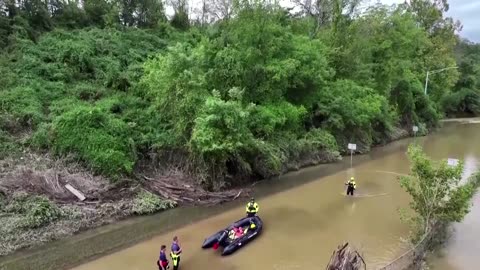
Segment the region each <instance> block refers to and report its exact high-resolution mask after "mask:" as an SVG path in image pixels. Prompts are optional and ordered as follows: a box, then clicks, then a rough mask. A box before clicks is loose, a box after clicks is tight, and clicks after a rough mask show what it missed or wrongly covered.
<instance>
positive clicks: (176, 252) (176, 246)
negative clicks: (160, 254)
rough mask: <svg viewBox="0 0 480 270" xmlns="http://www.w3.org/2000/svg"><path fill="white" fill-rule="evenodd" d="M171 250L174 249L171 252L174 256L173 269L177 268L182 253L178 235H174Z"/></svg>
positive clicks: (172, 256) (171, 255)
mask: <svg viewBox="0 0 480 270" xmlns="http://www.w3.org/2000/svg"><path fill="white" fill-rule="evenodd" d="M171 250H172V251H171V252H170V257H171V258H172V262H173V270H177V269H178V266H179V264H180V254H181V253H182V248H181V247H180V245H179V244H178V237H177V236H174V237H173V243H172V248H171Z"/></svg>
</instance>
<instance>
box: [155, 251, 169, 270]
mask: <svg viewBox="0 0 480 270" xmlns="http://www.w3.org/2000/svg"><path fill="white" fill-rule="evenodd" d="M166 249H167V247H166V246H165V245H162V246H161V247H160V256H159V257H158V261H157V266H158V270H167V269H168V268H170V266H169V265H168V260H167V255H166V254H165V250H166Z"/></svg>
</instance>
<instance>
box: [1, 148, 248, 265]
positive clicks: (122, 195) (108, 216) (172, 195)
mask: <svg viewBox="0 0 480 270" xmlns="http://www.w3.org/2000/svg"><path fill="white" fill-rule="evenodd" d="M67 163H68V166H67V165H66V164H67ZM135 178H136V179H122V180H120V181H119V182H117V183H115V184H112V183H110V182H109V181H108V180H107V179H106V178H104V177H101V176H96V175H92V174H91V173H90V172H88V171H86V170H85V169H83V168H82V167H81V166H80V165H78V166H75V165H72V163H71V162H65V161H63V160H54V159H53V158H51V157H50V156H48V155H36V154H30V153H23V154H22V155H21V156H20V157H15V158H7V159H3V160H1V161H0V223H1V224H2V226H0V238H1V239H2V241H1V243H0V256H2V255H7V254H10V253H12V252H14V251H16V250H18V249H21V248H26V247H32V246H35V245H38V244H41V243H44V242H47V241H51V240H55V239H59V238H63V237H65V236H69V235H73V234H75V233H77V232H80V231H83V230H86V229H91V228H94V227H98V226H101V225H105V224H108V223H112V222H115V221H117V220H121V219H124V218H126V217H129V216H133V215H139V214H148V213H153V212H158V211H161V210H164V209H167V208H170V207H174V206H176V205H184V204H202V205H208V204H219V203H222V202H226V201H231V200H235V199H237V198H239V197H244V196H247V195H248V194H249V190H248V189H235V190H228V191H223V192H208V191H205V190H204V189H203V188H201V187H200V186H199V185H198V184H195V182H194V181H193V180H192V179H191V178H189V177H188V176H186V175H184V174H182V173H181V172H179V171H176V170H171V171H170V172H163V173H162V174H159V173H155V172H151V173H149V174H146V175H145V174H141V175H140V174H138V175H137V176H136V177H135ZM67 184H69V185H70V186H72V187H74V188H75V189H76V190H78V191H80V192H81V193H82V194H83V195H84V196H85V197H86V199H85V200H83V201H81V200H80V199H79V198H77V197H76V196H75V195H74V194H73V193H71V192H70V191H69V190H68V189H67V188H66V185H67ZM145 193H147V194H149V195H151V196H150V197H148V196H147V197H142V195H143V194H145ZM37 196H42V197H46V198H48V200H47V202H49V203H50V204H51V205H52V206H51V207H50V206H49V205H46V206H45V205H44V204H42V203H43V202H44V201H40V202H37V201H38V200H37V201H35V202H34V203H30V204H28V202H29V201H28V200H30V198H37ZM152 197H153V202H152ZM21 204H23V205H27V206H23V207H22V206H21ZM22 208H32V209H22ZM51 209H58V211H53V213H59V214H58V215H55V217H51V216H52V214H51V213H52V212H49V210H51ZM143 209H145V210H143ZM39 218H40V221H42V220H46V222H43V223H42V222H37V221H38V219H39ZM32 221H33V222H34V223H33V225H32V224H31V223H32Z"/></svg>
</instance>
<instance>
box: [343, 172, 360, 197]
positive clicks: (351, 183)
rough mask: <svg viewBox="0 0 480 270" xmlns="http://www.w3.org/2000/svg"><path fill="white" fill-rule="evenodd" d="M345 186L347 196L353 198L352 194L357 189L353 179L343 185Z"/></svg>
mask: <svg viewBox="0 0 480 270" xmlns="http://www.w3.org/2000/svg"><path fill="white" fill-rule="evenodd" d="M345 185H346V186H347V196H348V195H350V196H353V192H354V191H355V190H356V189H357V184H356V183H355V178H353V177H352V178H350V180H349V181H348V182H347V183H345Z"/></svg>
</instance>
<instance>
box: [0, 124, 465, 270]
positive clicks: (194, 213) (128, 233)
mask: <svg viewBox="0 0 480 270" xmlns="http://www.w3.org/2000/svg"><path fill="white" fill-rule="evenodd" d="M448 125H451V124H448ZM462 126H467V125H459V126H458V125H455V126H454V127H450V128H448V127H446V128H445V129H442V130H440V131H439V132H438V133H436V134H433V135H431V136H428V137H424V138H417V140H418V141H419V142H422V143H424V144H425V147H426V148H427V151H429V152H431V153H429V154H430V155H432V154H433V157H434V158H445V156H452V155H453V157H455V155H457V156H458V155H463V154H462V151H465V150H466V149H465V148H463V147H460V148H459V147H458V146H457V147H456V148H455V149H456V150H455V149H453V148H451V146H449V143H448V142H451V140H452V139H454V140H455V141H463V140H465V139H467V140H468V138H463V139H462V136H463V137H465V136H466V137H469V136H470V137H471V136H474V135H472V134H473V133H472V131H471V130H464V131H461V133H462V134H463V135H462V136H460V137H458V135H456V134H455V132H456V131H457V130H458V129H459V128H460V129H462ZM411 141H412V139H406V140H401V141H397V142H395V143H392V144H389V145H387V146H386V147H381V148H377V149H374V150H373V151H372V152H371V153H369V154H367V155H362V156H356V157H354V165H355V168H354V170H353V171H352V170H348V168H349V160H348V159H347V160H345V161H342V162H339V163H335V164H326V165H320V166H316V167H310V168H307V169H304V170H301V171H297V172H292V173H289V174H287V175H285V176H283V177H280V178H279V179H272V180H268V181H264V182H262V183H259V184H258V185H256V187H255V188H256V190H257V196H262V197H263V198H264V199H261V201H260V202H261V209H262V212H263V211H268V212H270V211H272V210H271V209H272V208H273V209H276V208H278V205H281V201H283V200H285V201H290V202H291V201H293V200H292V199H291V198H290V196H289V197H284V196H283V197H284V199H280V201H279V202H278V203H277V204H274V205H271V206H268V205H270V203H268V202H264V201H263V200H267V201H268V200H269V199H268V198H270V197H265V196H267V195H272V194H277V195H273V196H271V197H276V198H277V197H279V196H280V198H281V197H282V195H281V194H285V193H288V192H289V189H290V188H292V187H295V188H294V190H296V189H301V188H302V187H304V188H305V186H307V188H308V186H309V185H310V184H309V183H311V182H312V180H313V183H317V182H318V185H319V186H318V187H316V188H313V187H311V188H310V189H312V190H316V193H319V192H320V194H312V196H313V197H311V198H312V199H313V198H316V197H317V196H320V195H321V194H323V193H322V192H324V191H322V190H326V191H328V190H329V189H332V187H331V186H330V185H331V184H328V185H327V186H324V185H325V182H327V183H329V182H331V181H333V180H328V179H331V177H333V178H334V179H342V181H343V180H344V178H346V177H347V176H348V175H347V174H349V173H356V174H357V177H359V176H360V177H361V178H362V179H363V178H367V179H372V181H373V182H370V183H369V182H366V183H363V184H362V185H363V186H365V184H366V185H367V187H368V189H371V193H372V194H364V195H368V196H366V197H365V198H364V199H367V198H370V197H371V196H370V195H375V196H376V195H379V194H380V195H381V194H382V192H380V191H382V190H386V189H392V188H393V189H394V190H396V191H395V192H391V193H398V194H399V195H400V194H402V192H401V191H399V190H397V188H398V187H397V186H396V185H394V186H388V185H387V186H385V185H386V183H387V182H390V183H395V181H385V183H383V180H386V179H390V178H392V179H390V180H395V179H396V175H395V173H397V174H398V173H402V172H403V173H407V172H408V164H405V162H406V159H405V157H404V150H405V147H406V146H407V145H408V143H409V142H411ZM429 141H432V142H429ZM440 146H441V147H440ZM446 148H447V151H446V152H444V151H445V149H446ZM429 149H430V150H429ZM448 149H450V150H448ZM457 150H458V151H457ZM432 151H433V152H432ZM449 153H450V155H449ZM389 156H391V158H389ZM381 160H383V161H382V162H381V163H380V164H378V163H377V162H379V161H381ZM371 162H374V163H377V164H373V165H372V166H374V167H375V170H373V168H372V169H370V170H369V171H370V174H368V173H365V172H364V173H363V175H362V173H361V172H360V170H359V169H358V168H359V167H362V166H364V165H365V166H366V165H368V164H369V163H371ZM396 163H399V164H397V165H395V164H396ZM391 166H394V167H393V168H389V167H391ZM398 166H400V167H398ZM357 169H358V170H357ZM362 171H363V170H362ZM373 171H377V172H373ZM388 171H391V172H390V174H389V173H388ZM382 172H383V173H382ZM392 172H395V173H393V174H392ZM382 174H383V175H382ZM332 175H333V176H332ZM335 175H336V176H335ZM320 178H322V180H324V181H315V180H319V179H320ZM326 179H327V180H326ZM337 181H340V180H337ZM313 185H316V184H313ZM335 185H336V184H335ZM326 191H325V192H326ZM392 191H393V190H392ZM375 192H376V193H378V194H373V193H375ZM278 193H280V194H278ZM301 193H302V197H303V196H304V193H305V190H303V191H301ZM330 193H332V192H331V190H330V192H329V193H328V195H327V194H324V195H322V196H325V197H327V198H328V199H326V201H324V202H323V203H320V204H325V206H326V207H329V206H330V207H334V205H337V206H339V207H340V208H337V209H336V211H333V210H332V211H333V212H329V211H326V212H325V209H328V208H323V209H324V210H322V211H318V209H317V210H312V211H313V213H318V214H320V213H324V214H325V215H327V216H330V217H329V219H332V221H330V220H329V219H327V220H324V221H323V222H320V223H318V222H319V221H320V220H316V219H313V220H312V219H311V218H310V223H313V224H317V225H318V224H323V226H325V224H328V223H329V222H332V223H334V224H336V227H342V225H340V224H339V223H343V222H345V221H346V222H345V223H346V224H349V221H348V220H351V219H349V218H347V219H346V220H345V221H343V222H342V221H341V220H336V216H338V214H336V215H332V214H333V213H336V212H340V216H342V215H345V214H347V213H348V211H347V209H349V207H350V213H351V214H354V215H355V212H356V211H358V210H356V207H355V205H356V204H357V203H358V202H357V203H355V204H353V205H350V206H347V205H345V206H341V205H342V204H343V200H342V201H338V199H339V198H337V199H335V198H333V197H331V195H330ZM336 193H338V194H341V193H342V191H341V188H339V190H338V192H333V194H336ZM383 193H388V192H383ZM375 196H373V197H372V198H370V199H371V202H370V203H375V204H374V205H377V204H378V203H380V204H381V205H383V204H388V202H387V201H385V202H384V203H381V202H380V201H379V200H382V199H381V198H385V199H388V201H391V199H392V198H391V196H392V195H391V194H390V195H384V196H378V198H376V197H375ZM395 196H397V195H395ZM400 196H403V195H400ZM294 197H298V196H296V195H295V196H294ZM340 198H341V197H340ZM400 198H402V199H400ZM400 198H398V199H397V201H398V203H400V204H404V203H406V201H405V197H400ZM312 199H310V200H312ZM313 200H315V199H313ZM307 201H308V200H307ZM335 201H336V204H333V205H332V203H333V202H335ZM367 204H368V203H367ZM266 205H267V206H266ZM308 205H309V204H306V205H305V207H306V208H308V207H309V206H308ZM237 206H240V207H238V208H237ZM242 206H243V201H241V202H240V201H239V202H232V203H228V204H224V205H222V206H215V207H208V208H180V209H175V210H170V211H167V212H164V213H162V214H159V215H155V216H150V217H141V218H134V219H129V220H126V221H124V222H120V223H116V224H113V225H108V226H104V227H101V228H99V229H96V230H93V231H89V232H86V233H82V234H80V235H77V236H75V237H73V238H71V239H65V240H62V241H57V242H54V243H52V244H48V245H46V246H45V247H44V248H42V250H36V251H26V252H21V253H18V254H16V255H15V256H9V257H6V258H3V259H1V262H0V265H2V267H4V268H5V267H7V268H5V269H30V268H28V265H29V264H31V263H32V262H34V264H33V265H39V266H41V269H67V268H68V267H70V266H74V265H78V264H80V263H82V262H85V261H86V260H89V259H92V258H96V257H99V256H101V255H102V254H108V253H112V252H116V251H118V252H120V253H122V252H123V251H122V249H123V248H125V247H128V246H131V245H132V244H135V243H139V242H141V241H142V240H147V242H149V243H151V244H148V245H147V246H148V251H147V250H145V249H144V250H143V252H145V253H146V254H150V253H151V254H150V255H148V256H140V258H143V259H144V260H148V264H145V266H144V267H147V265H150V264H151V259H147V257H149V256H153V257H155V256H156V255H155V254H156V252H157V251H156V249H158V247H157V245H158V243H160V242H161V241H165V242H168V236H167V235H164V236H160V237H153V236H154V235H158V234H162V232H166V231H172V233H179V230H181V229H178V228H186V229H183V230H181V231H182V235H183V239H184V241H188V242H187V243H186V245H187V246H188V247H189V249H193V250H196V249H198V246H199V245H200V243H198V241H200V242H201V241H202V237H204V236H206V235H207V234H208V233H210V231H211V230H212V228H215V229H218V227H219V226H223V225H225V224H227V223H228V222H229V219H235V218H238V216H239V215H242V213H243V207H242ZM274 206H275V207H274ZM397 206H399V205H396V206H393V207H397ZM345 207H347V208H345ZM351 207H353V208H351ZM357 207H358V206H357ZM266 208H267V209H269V210H264V209H266ZM285 209H288V208H285ZM285 209H284V210H279V209H277V210H278V211H277V212H278V214H274V213H265V215H267V218H268V219H269V220H270V219H272V218H273V219H275V218H274V217H275V216H276V215H282V212H285V211H286V212H285V213H287V216H288V214H290V215H293V216H292V217H295V216H296V214H294V213H296V212H298V210H297V211H295V210H294V211H293V212H290V211H287V210H285ZM302 209H303V207H302ZM229 210H230V211H229ZM345 211H347V212H345ZM382 211H385V210H382ZM225 212H226V213H225ZM302 212H304V211H303V210H302V211H300V213H302ZM308 212H309V211H307V212H304V213H305V214H303V215H300V217H305V218H307V217H308V216H309V214H307V213H308ZM369 212H371V211H369ZM380 212H381V211H380ZM218 213H222V214H221V215H220V216H223V218H220V220H218V218H217V219H216V220H215V218H209V219H207V220H211V219H214V220H215V221H213V222H212V221H202V222H200V224H203V223H204V222H207V223H206V224H207V225H201V228H203V229H202V230H201V231H202V232H203V231H204V232H203V233H200V232H199V233H198V235H196V236H195V237H194V236H193V235H192V236H189V232H190V231H191V230H192V227H190V226H187V227H184V226H185V225H186V224H190V223H194V222H198V221H199V220H205V218H207V217H208V216H211V215H215V214H218ZM227 213H228V214H227ZM388 213H393V214H394V216H392V222H393V223H389V225H388V226H387V227H390V229H391V228H398V229H396V230H397V232H396V233H394V235H393V236H388V237H387V239H390V240H389V241H391V245H392V248H391V250H390V251H389V252H387V253H388V254H386V255H385V254H384V255H382V254H380V255H379V254H375V252H374V251H373V249H372V248H371V247H369V250H370V251H369V252H368V254H369V255H371V256H370V260H371V261H370V262H369V263H370V264H372V263H373V264H374V265H375V264H376V265H381V264H382V263H384V262H387V261H388V260H391V259H393V258H394V257H395V256H394V255H395V254H397V253H398V252H401V251H402V249H403V248H402V246H403V245H404V244H402V243H403V242H402V241H401V238H402V235H403V234H404V233H406V230H407V228H406V227H404V226H403V225H401V224H400V225H399V224H397V223H399V221H398V215H397V212H396V209H390V210H388V211H387V212H386V213H384V215H388ZM358 214H359V216H357V218H358V219H360V220H363V219H364V218H362V216H363V215H365V214H366V213H363V214H362V213H358ZM225 215H227V216H228V217H227V218H226V217H225ZM272 215H273V216H272ZM310 215H311V213H310ZM371 215H372V214H369V215H367V216H370V218H373V219H372V220H375V218H374V217H372V216H371ZM379 219H380V217H379ZM315 220H316V221H315ZM354 220H355V222H353V221H354ZM351 221H352V222H353V223H354V225H352V226H357V227H358V226H359V225H358V224H357V223H358V221H357V220H356V218H354V219H353V220H351ZM362 222H363V221H362ZM362 222H361V223H362ZM301 223H302V224H304V223H305V222H303V221H302V222H301ZM395 224H397V225H395ZM267 225H268V222H267ZM291 226H292V227H295V224H292V225H291ZM305 226H307V227H305ZM305 226H303V225H302V226H301V227H302V228H304V229H305V228H311V226H310V225H305ZM312 226H313V225H312ZM319 226H320V225H319ZM398 226H400V227H398ZM314 227H315V226H314ZM320 227H321V226H320ZM347 227H348V226H347ZM360 227H361V228H365V227H364V226H363V225H361V226H360ZM381 227H383V226H381ZM282 228H283V229H285V228H286V227H285V226H280V228H278V229H280V231H281V230H282ZM402 228H403V229H402ZM345 229H348V228H345ZM309 230H310V229H309ZM377 230H380V231H383V230H384V229H379V228H378V226H377V228H376V231H377ZM310 231H311V230H310ZM313 231H315V230H313ZM367 232H368V230H367ZM286 233H287V234H292V232H286ZM331 233H332V234H335V232H331ZM358 233H359V234H361V235H363V234H365V233H366V231H362V230H359V231H358ZM371 233H374V232H371ZM308 234H309V233H307V235H308ZM280 235H282V233H281V232H280ZM185 237H186V238H185ZM337 237H338V238H335V237H333V238H332V239H331V243H332V246H331V247H328V245H326V246H325V247H324V248H325V250H324V251H325V254H330V253H331V251H332V250H333V248H335V247H336V245H337V244H338V242H335V243H334V244H333V242H334V240H335V241H337V240H338V241H340V242H341V241H343V240H348V239H345V238H347V237H342V235H341V234H339V235H338V236H337ZM197 238H198V239H197ZM148 239H150V240H148ZM162 239H164V240H162ZM324 240H325V239H324ZM262 241H263V240H262ZM370 241H371V240H368V241H367V240H365V239H363V240H362V239H360V240H358V241H357V244H359V245H360V246H362V245H370V244H372V242H370ZM362 243H363V244H362ZM368 243H370V244H368ZM270 244H273V245H277V244H278V243H270ZM139 245H140V246H142V243H139V244H138V245H137V246H139ZM92 247H95V248H92ZM134 247H135V246H134ZM134 247H132V248H130V249H129V250H131V249H134ZM322 248H323V247H322ZM328 248H330V249H329V250H327V249H328ZM150 249H152V250H150ZM322 250H323V249H322ZM51 254H58V255H55V256H52V255H51ZM114 254H116V253H113V254H112V255H111V256H114ZM117 254H118V253H117ZM195 254H197V255H193V256H194V257H197V256H200V255H199V253H197V252H196V251H195ZM272 255H273V254H272ZM128 256H131V255H128ZM205 256H207V257H208V258H210V259H212V260H214V259H215V258H216V257H210V255H209V254H206V255H205ZM114 257H116V256H114ZM379 258H380V259H379ZM143 259H139V260H140V261H141V260H143ZM139 260H134V261H132V262H130V266H131V267H130V268H128V267H127V268H121V266H119V267H120V269H140V268H138V267H140V266H142V265H144V263H143V262H139ZM100 261H102V260H100ZM120 261H122V260H120ZM234 261H235V262H237V263H238V261H237V260H236V259H234ZM137 263H139V264H138V265H137ZM233 264H236V263H233ZM94 265H95V263H94ZM137 266H138V267H137ZM104 267H105V265H104V266H103V268H102V267H98V266H95V267H93V268H85V269H105V268H104ZM232 267H233V266H232ZM265 267H267V269H272V268H271V267H272V265H265ZM222 269H228V268H222ZM231 269H235V268H231Z"/></svg>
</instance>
